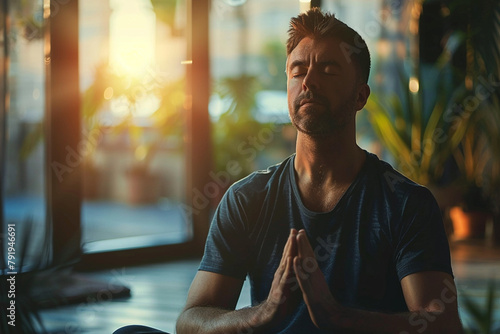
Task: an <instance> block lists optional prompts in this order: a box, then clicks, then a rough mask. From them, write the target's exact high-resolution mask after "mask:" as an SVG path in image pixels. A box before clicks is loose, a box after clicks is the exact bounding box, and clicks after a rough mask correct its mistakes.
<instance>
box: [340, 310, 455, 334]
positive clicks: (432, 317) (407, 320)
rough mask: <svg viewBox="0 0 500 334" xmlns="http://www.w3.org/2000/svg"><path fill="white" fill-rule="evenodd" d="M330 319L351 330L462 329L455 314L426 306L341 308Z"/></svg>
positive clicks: (404, 333) (405, 332)
mask: <svg viewBox="0 0 500 334" xmlns="http://www.w3.org/2000/svg"><path fill="white" fill-rule="evenodd" d="M331 323H332V329H333V328H335V329H342V330H343V331H344V330H348V331H349V332H352V333H397V334H410V333H419V334H420V333H463V328H462V324H461V322H460V320H459V318H458V314H452V313H451V312H448V313H447V312H428V311H425V310H421V311H415V312H407V313H393V314H390V313H380V312H370V311H364V310H358V309H351V308H342V309H341V311H340V312H336V315H335V316H332V317H331Z"/></svg>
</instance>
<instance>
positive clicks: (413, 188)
mask: <svg viewBox="0 0 500 334" xmlns="http://www.w3.org/2000/svg"><path fill="white" fill-rule="evenodd" d="M367 160H368V161H367V169H368V171H367V173H368V174H369V178H370V179H372V180H376V182H377V183H378V186H379V187H380V189H381V191H382V192H383V193H384V195H385V197H386V198H387V199H388V200H390V201H395V202H398V204H400V205H404V204H405V203H406V202H407V201H408V200H411V199H420V200H434V197H433V195H432V193H431V192H430V191H429V190H428V189H427V188H426V187H425V186H423V185H421V184H418V183H416V182H414V181H413V180H411V179H409V178H408V177H406V176H405V175H403V174H401V173H400V172H399V171H397V170H395V169H394V168H393V167H392V166H391V165H390V164H389V163H387V162H386V161H383V160H381V159H379V158H378V157H377V156H376V155H375V154H372V153H368V157H367Z"/></svg>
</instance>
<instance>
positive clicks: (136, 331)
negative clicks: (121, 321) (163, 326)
mask: <svg viewBox="0 0 500 334" xmlns="http://www.w3.org/2000/svg"><path fill="white" fill-rule="evenodd" d="M162 333H163V334H168V333H167V332H162V331H160V330H158V329H154V328H151V327H146V326H138V325H131V326H125V327H122V328H118V329H117V330H116V331H114V332H113V334H162Z"/></svg>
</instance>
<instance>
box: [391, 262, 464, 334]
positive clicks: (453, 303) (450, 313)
mask: <svg viewBox="0 0 500 334" xmlns="http://www.w3.org/2000/svg"><path fill="white" fill-rule="evenodd" d="M401 287H402V289H403V295H404V298H405V301H406V305H407V306H408V309H409V310H410V311H411V312H416V311H418V312H426V313H432V314H434V315H436V320H437V317H439V318H440V319H443V321H441V323H443V324H445V325H446V326H448V327H447V328H455V329H457V332H458V329H460V328H461V323H460V319H459V316H458V309H457V289H456V287H455V282H454V281H453V277H452V276H451V275H450V274H448V273H445V272H440V271H423V272H417V273H414V274H410V275H408V276H405V277H404V278H403V279H402V280H401ZM430 319H432V317H431V318H430Z"/></svg>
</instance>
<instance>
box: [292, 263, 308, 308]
mask: <svg viewBox="0 0 500 334" xmlns="http://www.w3.org/2000/svg"><path fill="white" fill-rule="evenodd" d="M302 262H303V261H302V259H300V258H299V257H296V258H295V259H294V261H293V267H294V270H295V276H296V278H297V281H298V282H299V287H300V289H301V290H302V295H303V298H304V301H305V302H306V304H307V303H309V301H310V299H311V295H312V292H313V290H312V285H311V279H310V278H311V274H310V273H307V272H306V271H305V270H304V267H303V264H302Z"/></svg>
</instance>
